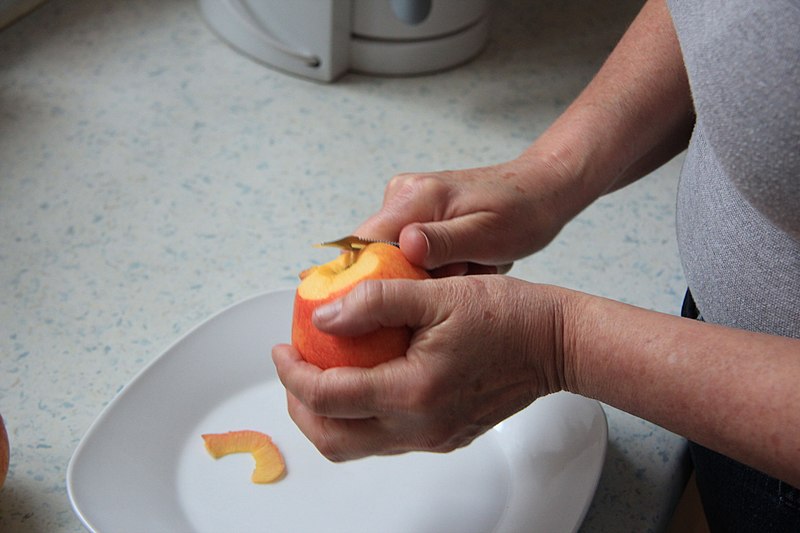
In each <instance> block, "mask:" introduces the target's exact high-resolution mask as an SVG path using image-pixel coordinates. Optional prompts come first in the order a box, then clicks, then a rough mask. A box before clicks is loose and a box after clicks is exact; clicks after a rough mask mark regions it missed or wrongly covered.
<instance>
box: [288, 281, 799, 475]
mask: <svg viewBox="0 0 800 533" xmlns="http://www.w3.org/2000/svg"><path fill="white" fill-rule="evenodd" d="M329 311H330V312H328V313H322V314H320V315H318V316H316V317H315V324H316V325H317V326H318V327H319V328H320V329H323V330H325V331H328V332H329V333H333V334H338V335H358V334H361V333H364V332H366V331H370V330H372V329H374V328H376V327H381V326H403V325H406V326H409V327H411V328H413V329H414V337H413V340H412V344H411V347H410V348H409V350H408V352H407V354H406V357H401V358H397V359H394V360H392V361H390V362H388V363H385V364H383V365H379V366H377V367H375V368H373V369H355V368H335V369H329V370H325V371H322V370H320V369H319V368H317V367H314V366H312V365H310V364H308V363H305V362H303V361H302V360H301V359H300V356H299V354H298V353H297V352H296V351H295V350H294V349H293V348H292V347H291V346H286V345H281V346H276V347H275V348H274V349H273V360H274V361H275V364H276V367H277V370H278V375H279V376H280V377H281V380H282V381H283V383H284V384H285V386H286V389H287V394H288V400H289V412H290V414H291V416H292V418H293V419H294V420H295V422H296V423H297V425H298V426H299V427H300V429H301V430H303V432H304V433H305V434H306V435H307V436H308V438H309V439H310V440H311V441H312V442H313V443H314V444H315V445H316V446H317V447H318V448H319V449H320V451H321V452H322V453H323V454H325V455H326V456H327V457H329V458H331V459H333V460H347V459H353V458H357V457H363V456H365V455H370V454H389V453H402V452H405V451H409V450H428V451H439V452H444V451H449V450H452V449H455V448H458V447H460V446H465V445H467V444H469V442H471V440H472V439H474V438H475V437H476V436H477V435H480V434H481V433H483V432H485V431H486V430H488V429H490V428H491V427H493V426H494V425H495V424H497V423H498V422H500V421H502V420H503V419H505V418H506V417H508V416H510V415H511V414H513V413H515V412H516V411H518V410H520V409H522V408H524V407H525V406H527V405H528V404H530V403H531V402H532V401H534V400H535V399H536V398H538V397H540V396H543V395H545V394H549V393H552V392H556V391H559V390H570V391H572V392H575V393H578V394H581V395H585V396H588V397H592V398H595V399H598V400H600V401H603V402H605V403H608V404H610V405H613V406H615V407H617V408H620V409H623V410H625V411H627V412H630V413H632V414H634V415H637V416H640V417H643V418H645V419H648V420H650V421H652V422H654V423H656V424H659V425H661V426H663V427H665V428H667V429H669V430H671V431H674V432H676V433H679V434H681V435H683V436H685V437H687V438H690V439H692V440H695V441H697V442H699V443H701V444H703V445H705V446H707V447H709V448H712V449H714V450H717V451H719V452H721V453H724V454H726V455H729V456H730V457H732V458H734V459H737V460H739V461H741V462H744V463H746V464H749V465H751V466H752V467H754V468H757V469H759V470H762V471H765V472H767V473H768V474H771V475H773V476H775V477H777V478H778V479H782V480H784V481H786V482H788V483H791V484H793V485H795V486H800V409H797V405H799V404H800V387H798V383H800V340H797V339H789V338H784V337H777V336H771V335H765V334H760V333H751V332H747V331H742V330H736V329H730V328H725V327H721V326H715V325H711V324H706V323H703V322H699V321H695V320H689V319H685V318H679V317H675V316H671V315H666V314H663V313H657V312H653V311H648V310H644V309H641V308H637V307H633V306H630V305H627V304H622V303H619V302H615V301H613V300H607V299H604V298H600V297H596V296H591V295H588V294H583V293H579V292H575V291H571V290H568V289H563V288H559V287H553V286H547V285H536V284H532V283H527V282H523V281H520V280H515V279H513V278H509V277H506V276H466V277H450V278H444V279H438V280H428V281H422V282H419V281H408V280H393V281H374V280H373V281H369V282H365V283H362V284H360V285H358V286H357V287H356V288H355V289H354V290H353V291H352V292H351V293H350V294H348V295H347V296H346V297H345V298H344V299H343V301H342V305H341V307H338V308H333V309H329Z"/></svg>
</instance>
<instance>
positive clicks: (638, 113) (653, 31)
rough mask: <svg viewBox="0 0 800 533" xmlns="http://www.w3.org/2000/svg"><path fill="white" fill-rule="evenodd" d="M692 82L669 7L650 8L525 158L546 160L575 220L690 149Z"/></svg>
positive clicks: (656, 0)
mask: <svg viewBox="0 0 800 533" xmlns="http://www.w3.org/2000/svg"><path fill="white" fill-rule="evenodd" d="M693 122H694V115H693V111H692V102H691V95H690V91H689V84H688V79H687V76H686V71H685V68H684V65H683V60H682V57H681V53H680V47H679V44H678V40H677V37H676V34H675V29H674V27H673V24H672V20H671V17H670V15H669V12H668V10H667V7H666V4H665V1H664V0H651V1H649V2H648V3H647V4H646V5H645V6H644V8H643V9H642V11H641V12H640V13H639V15H638V16H637V18H636V19H635V20H634V22H633V23H632V24H631V26H630V28H629V29H628V31H627V32H626V33H625V35H624V36H623V37H622V39H621V40H620V42H619V44H618V45H617V47H616V48H615V49H614V51H613V52H612V53H611V55H610V56H609V57H608V59H607V60H606V62H605V63H604V65H603V66H602V68H601V69H600V71H599V72H598V73H597V75H596V76H595V78H594V79H593V80H592V82H591V83H590V84H589V85H588V86H587V87H586V89H585V90H584V91H583V92H582V93H581V94H580V96H579V97H578V98H577V99H576V100H575V101H574V102H573V103H572V105H570V106H569V107H568V108H567V110H566V111H565V112H564V113H563V114H562V115H561V117H559V119H558V120H556V122H554V123H553V125H552V126H551V127H550V128H548V130H547V131H546V132H545V133H544V134H543V135H542V136H541V137H540V138H539V139H537V141H536V142H535V143H533V144H532V145H531V147H530V148H529V149H528V150H527V151H526V152H525V153H524V154H523V155H522V157H521V158H520V159H522V160H529V161H530V160H541V159H543V160H545V161H548V162H549V163H548V164H550V165H551V166H552V167H553V168H554V170H555V171H556V172H555V175H556V178H555V179H557V180H560V181H561V183H558V184H557V186H559V187H561V188H563V189H564V190H566V191H568V192H569V194H568V195H563V200H564V201H565V202H567V201H568V202H569V203H568V204H565V208H566V210H567V213H566V215H567V216H574V214H576V213H577V212H579V211H580V210H581V209H583V208H584V207H586V206H587V205H589V204H590V203H591V202H592V201H594V200H595V199H596V198H597V197H599V196H600V195H602V194H604V193H606V192H609V191H611V190H614V189H617V188H619V187H622V186H624V185H626V184H627V183H630V182H631V181H634V180H636V179H638V178H639V177H641V176H643V175H644V174H646V173H647V172H649V171H651V170H653V169H655V168H657V167H658V166H660V165H661V164H663V163H665V162H666V161H668V160H669V159H671V158H672V157H674V156H675V155H677V154H678V153H679V152H680V151H682V150H683V149H684V148H685V147H686V143H687V142H688V139H689V135H690V133H691V128H692V125H693Z"/></svg>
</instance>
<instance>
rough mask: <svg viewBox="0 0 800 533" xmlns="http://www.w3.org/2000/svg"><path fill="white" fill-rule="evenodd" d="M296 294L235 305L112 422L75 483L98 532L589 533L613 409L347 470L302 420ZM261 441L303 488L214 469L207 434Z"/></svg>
mask: <svg viewBox="0 0 800 533" xmlns="http://www.w3.org/2000/svg"><path fill="white" fill-rule="evenodd" d="M292 299H293V291H289V290H285V291H277V292H271V293H267V294H263V295H260V296H256V297H254V298H251V299H249V300H246V301H244V302H242V303H239V304H237V305H234V306H232V307H230V308H228V309H227V310H225V311H223V312H221V313H220V314H218V315H216V316H215V317H213V318H211V319H210V320H208V321H207V322H205V323H203V324H202V325H200V326H198V327H197V328H195V329H194V330H192V331H191V332H189V333H188V334H187V335H186V336H185V337H183V338H182V339H181V340H179V341H178V342H177V343H176V344H175V345H174V346H172V347H171V348H170V349H168V350H167V351H166V352H165V353H164V354H163V355H161V356H160V357H158V358H157V359H155V360H154V361H153V362H152V363H151V364H150V365H149V366H147V367H146V368H145V369H144V370H143V371H142V372H141V373H140V374H139V375H138V376H137V377H136V378H135V379H133V380H132V381H131V382H130V384H128V385H127V386H126V387H125V388H124V389H123V390H122V391H121V392H120V393H119V394H118V395H117V397H116V398H115V399H114V400H113V401H112V402H111V403H110V404H109V405H108V407H107V408H106V409H105V410H104V411H103V413H102V414H101V415H100V416H99V417H98V419H97V420H96V421H95V423H94V424H93V425H92V427H91V428H90V429H89V431H88V432H87V434H86V435H85V436H84V438H83V440H82V441H81V443H80V445H79V446H78V448H77V449H76V451H75V453H74V455H73V457H72V460H71V461H70V464H69V468H68V471H67V490H68V492H69V497H70V502H71V503H72V507H73V509H74V510H75V512H76V513H77V515H78V516H79V517H80V519H81V520H82V521H83V523H84V525H85V526H86V527H87V528H88V529H89V530H91V531H96V532H103V533H108V532H117V531H148V532H151V533H152V532H158V531H164V532H170V533H174V532H182V531H187V532H188V531H197V532H219V531H234V532H235V531H248V532H254V531H269V532H273V533H279V532H292V533H298V532H300V533H302V532H321V531H332V532H333V531H342V532H345V531H346V532H348V533H354V532H374V531H382V532H386V533H391V532H402V533H407V532H409V531H413V532H415V533H422V532H437V533H438V532H441V531H459V532H473V531H474V532H480V533H484V532H487V531H497V532H500V531H503V532H517V531H574V530H576V529H577V528H578V526H579V525H580V523H581V521H582V520H583V516H584V514H585V512H586V509H587V507H588V505H589V503H590V501H591V498H592V496H593V494H594V491H595V488H596V486H597V480H598V478H599V475H600V471H601V469H602V465H603V460H604V456H605V450H606V443H607V425H606V419H605V416H604V413H603V410H602V409H601V407H600V405H599V404H598V403H597V402H594V401H591V400H587V399H585V398H582V397H579V396H575V395H571V394H567V393H559V394H554V395H551V396H548V397H545V398H541V399H539V400H537V401H536V402H534V404H533V405H531V406H530V407H528V408H527V409H525V410H524V411H522V412H520V413H518V414H517V415H515V416H513V417H512V418H510V419H508V420H506V421H505V422H503V423H502V424H500V425H498V426H497V427H496V428H495V429H493V430H492V431H490V432H488V433H487V434H485V435H483V436H482V437H480V438H478V439H477V440H476V441H475V442H473V443H472V444H471V445H470V446H468V447H466V448H464V449H461V450H458V451H456V452H453V453H450V454H426V453H412V454H406V455H402V456H397V457H377V458H369V459H362V460H359V461H354V462H349V463H344V464H333V463H330V462H328V461H327V460H326V459H324V458H323V457H322V456H321V455H320V454H319V453H318V452H317V451H316V449H315V448H314V447H313V446H312V445H311V444H310V443H309V442H308V441H307V440H306V438H305V437H304V436H303V435H302V433H300V431H299V430H298V429H297V428H296V427H295V425H294V424H293V422H292V421H291V420H290V418H289V416H288V414H287V413H286V407H285V405H286V401H285V395H284V390H283V388H282V386H281V384H280V382H279V381H278V379H277V377H276V375H275V369H274V367H273V364H272V360H271V358H270V348H271V347H272V345H274V344H276V343H278V342H286V341H288V339H289V336H290V322H291V314H292V313H291V308H292ZM236 429H254V430H259V431H263V432H265V433H267V434H269V435H271V436H272V437H273V439H274V441H275V442H276V443H277V445H278V446H279V447H280V449H281V450H282V452H283V454H284V456H285V459H286V464H287V472H288V473H287V475H286V477H285V478H284V479H283V480H281V481H280V482H278V483H274V484H269V485H255V484H253V483H251V482H250V473H251V471H252V466H253V461H252V458H250V457H249V455H246V454H240V455H231V456H227V457H224V458H221V459H219V460H216V461H215V460H214V459H212V458H211V457H210V456H209V455H208V454H207V452H206V451H205V448H204V446H203V441H202V439H201V437H200V435H201V434H202V433H220V432H225V431H231V430H236Z"/></svg>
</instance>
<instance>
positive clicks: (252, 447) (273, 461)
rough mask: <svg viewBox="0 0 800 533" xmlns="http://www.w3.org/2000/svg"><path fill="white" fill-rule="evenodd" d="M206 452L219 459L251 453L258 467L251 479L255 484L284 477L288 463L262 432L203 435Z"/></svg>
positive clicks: (250, 431)
mask: <svg viewBox="0 0 800 533" xmlns="http://www.w3.org/2000/svg"><path fill="white" fill-rule="evenodd" d="M202 437H203V441H204V442H205V445H206V450H207V451H208V453H209V454H211V457H213V458H214V459H219V458H220V457H224V456H226V455H230V454H232V453H249V454H251V455H252V456H253V459H255V462H256V466H255V469H254V470H253V474H252V475H251V477H250V479H251V480H252V482H253V483H272V482H273V481H276V480H278V479H280V478H281V476H283V474H284V472H285V471H286V463H285V462H284V460H283V456H282V455H281V452H280V450H279V449H278V447H277V446H275V443H274V442H272V439H271V438H270V437H269V435H267V434H265V433H261V432H260V431H253V430H241V431H229V432H227V433H206V434H204V435H202Z"/></svg>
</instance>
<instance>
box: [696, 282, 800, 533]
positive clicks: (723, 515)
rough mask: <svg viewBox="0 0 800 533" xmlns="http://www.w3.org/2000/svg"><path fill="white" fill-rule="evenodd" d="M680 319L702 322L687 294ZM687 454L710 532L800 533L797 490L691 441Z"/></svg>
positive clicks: (799, 503)
mask: <svg viewBox="0 0 800 533" xmlns="http://www.w3.org/2000/svg"><path fill="white" fill-rule="evenodd" d="M681 316H685V317H687V318H695V319H700V320H702V318H701V317H700V313H699V311H698V309H697V306H696V305H695V303H694V300H693V299H692V295H691V293H690V292H688V291H687V292H686V298H685V299H684V302H683V309H682V310H681ZM798 408H799V409H800V406H798ZM689 451H690V453H691V456H692V462H693V463H694V470H695V477H696V479H697V489H698V491H699V492H700V499H701V500H702V502H703V509H704V511H705V513H706V519H707V520H708V525H709V528H710V529H711V532H712V533H717V532H720V533H728V532H751V531H752V532H759V533H761V532H764V533H773V532H775V533H778V532H784V531H785V532H787V533H800V490H798V489H797V488H795V487H792V486H791V485H789V484H787V483H784V482H782V481H779V480H777V479H775V478H773V477H770V476H767V475H766V474H763V473H761V472H759V471H758V470H754V469H752V468H750V467H749V466H746V465H743V464H742V463H739V462H736V461H734V460H733V459H731V458H729V457H726V456H724V455H721V454H719V453H717V452H715V451H713V450H709V449H708V448H705V447H703V446H700V445H699V444H696V443H694V442H690V443H689Z"/></svg>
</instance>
